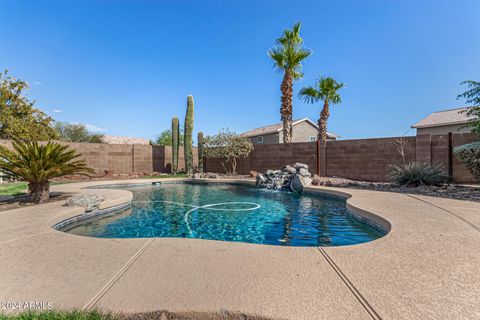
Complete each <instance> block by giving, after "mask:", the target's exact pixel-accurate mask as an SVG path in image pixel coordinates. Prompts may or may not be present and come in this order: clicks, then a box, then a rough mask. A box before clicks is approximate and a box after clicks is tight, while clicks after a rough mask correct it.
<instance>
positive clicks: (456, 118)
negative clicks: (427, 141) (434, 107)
mask: <svg viewBox="0 0 480 320" xmlns="http://www.w3.org/2000/svg"><path fill="white" fill-rule="evenodd" d="M468 108H469V107H463V108H457V109H449V110H443V111H437V112H433V113H431V114H429V115H428V116H426V117H425V118H423V119H422V120H420V121H418V122H417V123H415V124H414V125H412V128H428V127H437V126H444V125H450V124H462V123H467V122H469V121H470V120H471V119H472V118H471V117H469V116H467V115H466V114H465V113H464V112H463V111H465V110H467V109H468Z"/></svg>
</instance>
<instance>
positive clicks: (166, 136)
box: [154, 126, 184, 146]
mask: <svg viewBox="0 0 480 320" xmlns="http://www.w3.org/2000/svg"><path fill="white" fill-rule="evenodd" d="M183 139H184V138H183V128H182V127H181V126H180V134H179V138H178V143H179V144H180V145H181V146H183ZM154 143H155V144H156V145H159V146H171V145H172V130H171V129H165V130H163V131H162V132H160V134H159V135H158V136H157V137H156V139H155V141H154Z"/></svg>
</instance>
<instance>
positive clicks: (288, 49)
mask: <svg viewBox="0 0 480 320" xmlns="http://www.w3.org/2000/svg"><path fill="white" fill-rule="evenodd" d="M302 44H303V39H302V38H301V37H300V22H298V23H296V24H295V25H294V26H293V28H292V29H291V30H289V29H286V30H284V31H283V35H282V36H281V37H280V38H278V39H277V40H276V45H275V47H274V48H273V49H271V50H270V51H269V52H268V55H269V56H270V58H272V60H273V61H274V66H275V67H276V68H278V69H279V70H281V71H283V72H284V75H283V80H282V84H281V86H280V91H281V92H282V99H281V102H282V103H281V107H280V115H281V119H282V122H283V142H284V143H290V142H292V97H293V80H297V79H300V78H302V77H303V73H302V72H301V69H302V61H303V60H304V59H306V58H307V57H308V56H309V55H310V54H311V53H312V52H311V51H310V50H307V49H305V48H303V46H302Z"/></svg>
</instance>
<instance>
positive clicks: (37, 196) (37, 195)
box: [28, 181, 50, 203]
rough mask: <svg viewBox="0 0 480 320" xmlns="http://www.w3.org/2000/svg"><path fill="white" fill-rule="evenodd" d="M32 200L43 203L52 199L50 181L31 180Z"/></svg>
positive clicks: (29, 188) (29, 190)
mask: <svg viewBox="0 0 480 320" xmlns="http://www.w3.org/2000/svg"><path fill="white" fill-rule="evenodd" d="M28 193H29V195H30V201H31V202H33V203H42V202H45V201H47V200H48V199H50V182H48V181H47V182H30V183H29V184H28Z"/></svg>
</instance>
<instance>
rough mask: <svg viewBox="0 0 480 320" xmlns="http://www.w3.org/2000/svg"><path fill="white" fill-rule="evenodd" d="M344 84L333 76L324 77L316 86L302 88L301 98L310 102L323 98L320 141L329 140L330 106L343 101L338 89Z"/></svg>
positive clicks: (319, 126)
mask: <svg viewBox="0 0 480 320" xmlns="http://www.w3.org/2000/svg"><path fill="white" fill-rule="evenodd" d="M343 86H344V84H343V83H338V82H337V81H335V79H333V78H330V77H322V78H321V79H320V80H318V82H317V83H316V84H315V85H314V86H310V87H305V88H302V90H300V93H299V94H298V95H299V97H300V98H302V99H303V100H304V101H305V102H308V103H315V102H317V101H319V100H323V109H322V112H320V118H319V119H318V140H320V141H326V140H327V121H328V117H330V108H329V107H330V104H332V105H333V104H338V103H340V102H342V99H341V96H340V94H339V93H338V90H340V89H341V88H342V87H343Z"/></svg>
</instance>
